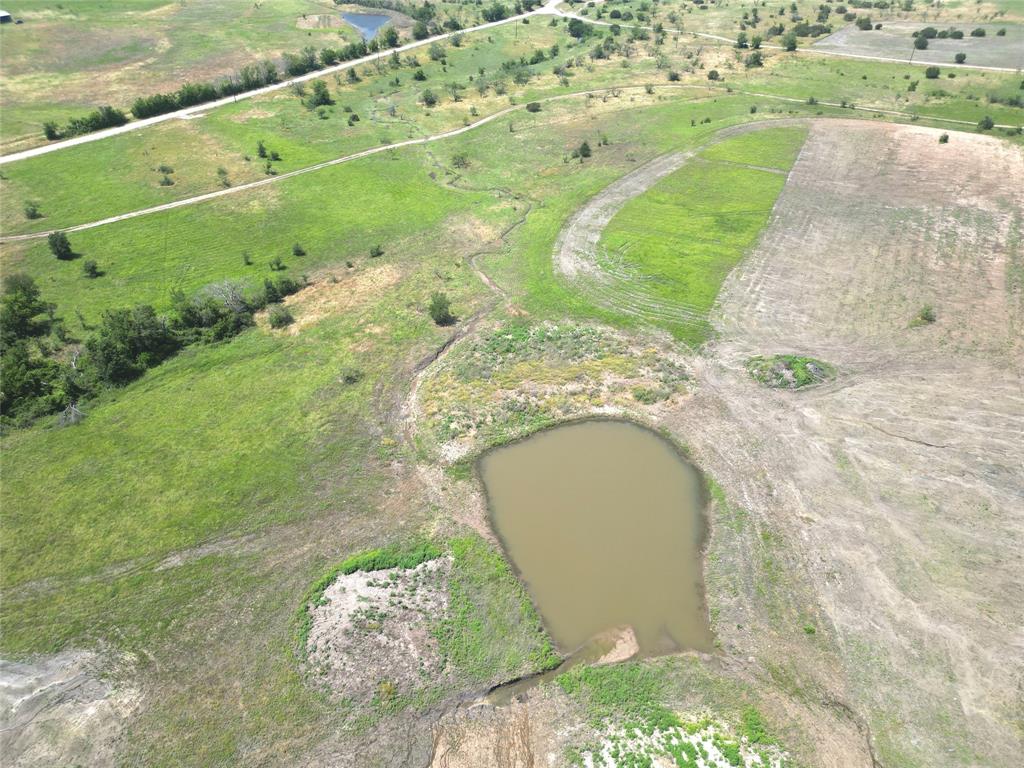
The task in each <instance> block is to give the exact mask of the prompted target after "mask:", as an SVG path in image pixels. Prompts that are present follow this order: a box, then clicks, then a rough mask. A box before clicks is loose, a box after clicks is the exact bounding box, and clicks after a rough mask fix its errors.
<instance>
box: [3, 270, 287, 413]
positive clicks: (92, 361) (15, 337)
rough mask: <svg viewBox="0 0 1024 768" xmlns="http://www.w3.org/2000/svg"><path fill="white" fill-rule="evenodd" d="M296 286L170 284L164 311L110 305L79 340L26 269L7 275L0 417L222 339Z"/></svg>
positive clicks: (62, 399)
mask: <svg viewBox="0 0 1024 768" xmlns="http://www.w3.org/2000/svg"><path fill="white" fill-rule="evenodd" d="M301 287H302V286H301V285H300V284H299V283H298V282H297V281H295V280H292V279H291V278H288V277H284V276H277V277H275V278H273V279H270V278H268V279H266V280H265V281H264V282H263V285H262V286H261V287H260V288H259V289H257V290H255V291H253V290H249V291H246V290H244V288H243V287H241V286H239V285H237V284H235V283H231V282H223V283H218V284H215V285H211V286H208V287H206V288H204V289H203V290H201V291H199V292H198V293H196V294H195V295H193V296H186V295H185V294H184V293H182V292H180V291H177V292H175V293H173V294H172V296H171V311H170V313H169V314H167V315H160V314H157V312H156V310H155V309H154V308H153V307H152V306H150V305H148V304H139V305H136V306H134V307H129V308H124V309H115V310H109V311H107V312H105V313H104V314H103V318H102V320H101V321H100V323H99V324H98V326H96V327H95V328H89V329H88V330H91V331H92V333H91V334H90V335H89V336H88V338H86V339H85V340H84V342H79V341H78V340H76V339H74V338H72V337H71V335H70V333H69V331H68V329H67V328H66V327H65V325H64V322H63V320H62V319H61V318H60V317H58V316H57V314H56V313H57V307H56V306H55V305H53V304H49V303H47V302H45V301H43V300H42V297H41V293H40V290H39V287H38V286H37V285H36V283H35V281H34V280H33V279H32V278H31V277H30V276H28V275H24V274H19V273H15V274H10V275H7V276H6V277H5V279H4V284H3V292H2V294H0V369H2V374H3V379H2V381H3V386H2V388H0V424H2V425H3V426H5V427H7V426H21V425H25V424H28V423H30V422H31V421H33V420H34V419H36V418H38V417H40V416H44V415H46V414H49V413H55V412H57V411H62V410H64V409H66V408H67V407H68V406H71V405H73V404H75V403H77V402H78V401H80V400H82V399H84V398H88V397H90V396H93V395H95V394H96V393H98V392H100V391H101V390H103V389H105V388H107V387H112V386H121V385H124V384H127V383H128V382H130V381H132V380H134V379H136V378H138V377H139V376H141V375H142V374H143V373H144V372H145V371H146V370H147V369H148V368H152V367H153V366H155V365H158V364H160V363H161V362H163V361H164V360H166V359H167V358H169V357H171V356H172V355H174V354H175V353H176V352H178V351H179V350H180V349H182V348H184V347H186V346H188V345H190V344H196V343H208V342H215V341H221V340H224V339H229V338H231V337H232V336H235V335H236V334H238V333H240V332H241V331H243V330H244V329H246V328H248V327H249V326H251V325H252V324H253V313H254V312H256V311H257V310H259V309H262V308H264V307H266V306H268V305H272V304H278V303H280V302H281V300H282V299H283V298H284V297H285V296H287V295H289V294H291V293H294V292H295V291H297V290H299V288H301ZM83 328H86V326H85V323H84V321H83Z"/></svg>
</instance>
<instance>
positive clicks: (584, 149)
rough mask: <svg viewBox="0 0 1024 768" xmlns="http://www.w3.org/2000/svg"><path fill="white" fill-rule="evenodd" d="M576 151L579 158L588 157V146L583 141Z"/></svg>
mask: <svg viewBox="0 0 1024 768" xmlns="http://www.w3.org/2000/svg"><path fill="white" fill-rule="evenodd" d="M578 151H579V153H580V157H590V154H591V152H590V144H588V143H587V142H586V141H584V142H583V143H582V144H580V148H579V150H578Z"/></svg>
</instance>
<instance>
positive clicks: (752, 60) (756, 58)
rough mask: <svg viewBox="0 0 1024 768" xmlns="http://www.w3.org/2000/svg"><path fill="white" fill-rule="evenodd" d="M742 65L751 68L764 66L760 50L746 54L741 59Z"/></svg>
mask: <svg viewBox="0 0 1024 768" xmlns="http://www.w3.org/2000/svg"><path fill="white" fill-rule="evenodd" d="M743 64H744V66H746V68H747V69H753V68H754V67H763V66H764V56H763V54H762V53H761V52H760V51H754V52H753V53H752V54H750V55H749V56H747V58H746V59H744V61H743Z"/></svg>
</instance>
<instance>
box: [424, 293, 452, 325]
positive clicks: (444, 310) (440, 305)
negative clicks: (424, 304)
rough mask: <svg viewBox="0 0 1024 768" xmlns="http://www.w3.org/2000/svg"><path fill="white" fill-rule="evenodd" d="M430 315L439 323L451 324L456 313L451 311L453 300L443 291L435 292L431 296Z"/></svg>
mask: <svg viewBox="0 0 1024 768" xmlns="http://www.w3.org/2000/svg"><path fill="white" fill-rule="evenodd" d="M429 311H430V317H431V318H432V319H433V321H434V322H435V323H437V324H438V325H451V324H452V323H454V322H455V315H453V314H452V311H451V302H450V301H449V300H448V297H447V296H446V295H445V294H443V293H435V294H434V295H433V296H431V297H430V310H429Z"/></svg>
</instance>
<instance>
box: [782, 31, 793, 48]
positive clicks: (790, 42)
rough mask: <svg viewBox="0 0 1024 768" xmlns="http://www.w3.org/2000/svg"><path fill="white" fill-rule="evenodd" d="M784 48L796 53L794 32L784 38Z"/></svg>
mask: <svg viewBox="0 0 1024 768" xmlns="http://www.w3.org/2000/svg"><path fill="white" fill-rule="evenodd" d="M782 47H783V49H785V50H787V51H795V50H796V35H794V34H793V33H792V32H789V33H787V34H786V36H785V37H784V38H782Z"/></svg>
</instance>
